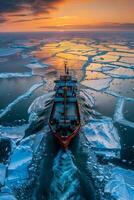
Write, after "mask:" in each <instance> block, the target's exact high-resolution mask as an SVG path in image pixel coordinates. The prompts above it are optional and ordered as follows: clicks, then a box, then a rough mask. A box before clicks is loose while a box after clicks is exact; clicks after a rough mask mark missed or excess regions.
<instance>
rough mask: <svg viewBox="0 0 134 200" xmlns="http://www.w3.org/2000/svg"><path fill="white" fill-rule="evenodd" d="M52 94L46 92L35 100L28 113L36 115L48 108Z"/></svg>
mask: <svg viewBox="0 0 134 200" xmlns="http://www.w3.org/2000/svg"><path fill="white" fill-rule="evenodd" d="M54 94H55V92H48V93H46V94H44V95H42V96H40V97H38V98H37V99H35V100H34V101H33V103H32V104H31V106H30V107H29V109H28V113H32V112H34V113H37V112H39V111H41V110H43V109H45V108H46V107H47V106H48V104H49V102H50V101H51V100H52V98H53V95H54Z"/></svg>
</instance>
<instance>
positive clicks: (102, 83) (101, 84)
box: [81, 78, 112, 91]
mask: <svg viewBox="0 0 134 200" xmlns="http://www.w3.org/2000/svg"><path fill="white" fill-rule="evenodd" d="M111 81H112V78H104V79H95V80H84V81H82V82H81V84H82V85H84V86H86V87H88V88H90V89H93V90H96V91H101V90H105V89H107V88H108V87H109V85H110V82H111Z"/></svg>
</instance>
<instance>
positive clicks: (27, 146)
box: [6, 133, 44, 187]
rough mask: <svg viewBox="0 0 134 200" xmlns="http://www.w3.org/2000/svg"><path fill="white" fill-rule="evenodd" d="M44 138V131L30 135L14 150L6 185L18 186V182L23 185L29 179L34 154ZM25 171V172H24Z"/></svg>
mask: <svg viewBox="0 0 134 200" xmlns="http://www.w3.org/2000/svg"><path fill="white" fill-rule="evenodd" d="M43 138H44V133H38V134H37V135H32V136H29V137H27V138H25V139H23V140H22V141H21V142H20V144H19V146H18V147H17V148H16V149H15V150H14V151H13V153H12V155H11V158H10V159H11V160H10V163H9V166H8V173H7V180H6V185H8V186H13V187H16V183H17V184H18V185H17V187H19V184H20V185H22V184H23V183H25V182H26V181H28V179H29V167H30V165H31V164H32V160H33V156H34V154H35V153H37V152H38V150H39V146H40V144H41V142H42V140H43ZM22 172H23V173H22Z"/></svg>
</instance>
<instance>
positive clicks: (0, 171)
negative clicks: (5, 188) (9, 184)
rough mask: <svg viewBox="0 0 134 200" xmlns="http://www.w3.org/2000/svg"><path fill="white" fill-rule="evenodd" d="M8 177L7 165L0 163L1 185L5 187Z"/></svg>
mask: <svg viewBox="0 0 134 200" xmlns="http://www.w3.org/2000/svg"><path fill="white" fill-rule="evenodd" d="M5 177H6V165H4V164H2V163H0V185H4V182H5Z"/></svg>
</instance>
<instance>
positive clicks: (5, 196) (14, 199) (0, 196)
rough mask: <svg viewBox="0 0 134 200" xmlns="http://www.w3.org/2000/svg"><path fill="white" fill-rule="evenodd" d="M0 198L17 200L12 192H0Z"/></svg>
mask: <svg viewBox="0 0 134 200" xmlns="http://www.w3.org/2000/svg"><path fill="white" fill-rule="evenodd" d="M0 199H1V200H17V199H16V198H15V197H14V196H13V195H12V194H8V193H0Z"/></svg>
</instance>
